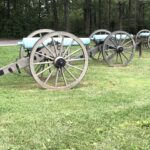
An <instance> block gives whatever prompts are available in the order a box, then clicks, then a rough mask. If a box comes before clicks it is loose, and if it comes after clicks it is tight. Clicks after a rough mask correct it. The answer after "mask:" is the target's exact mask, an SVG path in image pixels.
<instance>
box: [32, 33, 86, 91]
mask: <svg viewBox="0 0 150 150" xmlns="http://www.w3.org/2000/svg"><path fill="white" fill-rule="evenodd" d="M58 38H59V39H60V40H59V42H56V41H57V40H56V39H58ZM67 38H69V39H70V40H71V42H70V44H69V45H67V46H65V45H64V44H62V43H64V41H65V40H66V39H67ZM48 39H51V42H50V43H49V45H45V44H44V42H45V41H46V40H48ZM74 42H76V43H78V46H73V43H74ZM40 45H42V48H41V49H40V50H39V46H40ZM39 56H41V57H42V58H40V59H39V58H38V57H39ZM35 57H37V59H35ZM43 64H44V65H45V66H44V68H43V69H41V68H40V69H39V70H37V67H38V66H41V65H43ZM87 68H88V54H87V51H86V48H85V46H84V45H83V43H82V42H81V40H80V39H78V38H77V37H76V36H74V35H73V34H70V33H67V32H53V33H50V34H47V35H45V36H44V37H43V38H41V39H40V40H39V41H38V42H37V43H36V44H35V46H34V47H33V49H32V52H31V55H30V69H31V73H32V76H33V77H34V79H35V80H36V82H37V83H38V84H39V85H40V86H41V87H43V88H47V89H56V90H57V89H58V90H59V89H68V88H73V87H74V86H76V85H77V84H79V83H80V81H81V80H82V78H83V77H84V75H85V73H86V71H87ZM41 74H42V76H41Z"/></svg>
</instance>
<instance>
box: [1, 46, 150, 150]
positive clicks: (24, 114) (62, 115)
mask: <svg viewBox="0 0 150 150" xmlns="http://www.w3.org/2000/svg"><path fill="white" fill-rule="evenodd" d="M18 52H19V47H0V66H1V67H2V66H3V65H6V64H8V63H11V62H13V61H15V59H16V58H17V57H18ZM22 72H23V71H22ZM8 149H13V150H30V149H32V150H34V149H36V150H46V149H49V150H114V149H119V150H120V149H123V150H138V149H140V150H141V149H142V150H149V149H150V50H149V51H148V50H147V51H144V53H143V58H138V53H137V52H136V56H135V58H134V60H133V62H132V63H131V64H130V65H129V66H128V67H124V68H123V67H119V68H112V67H108V66H107V65H106V64H105V63H103V62H97V61H93V60H90V62H89V70H88V72H87V74H86V76H85V78H84V80H83V81H82V82H81V83H80V85H78V86H77V87H76V88H74V89H71V90H66V91H49V90H43V89H41V88H39V87H38V85H37V84H36V83H35V81H34V79H33V78H32V77H29V76H27V75H26V74H25V73H24V72H23V74H22V75H16V74H10V75H6V76H2V77H0V150H8Z"/></svg>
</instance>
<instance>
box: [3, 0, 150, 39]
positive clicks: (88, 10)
mask: <svg viewBox="0 0 150 150" xmlns="http://www.w3.org/2000/svg"><path fill="white" fill-rule="evenodd" d="M149 14H150V2H149V0H145V1H143V0H136V1H135V0H61V1H59V0H25V1H24V0H13V1H12V0H1V1H0V37H13V38H15V37H17V38H18V37H22V36H27V35H28V34H29V33H30V32H32V31H33V30H36V29H39V28H50V29H54V30H66V31H70V32H72V33H75V34H77V35H89V34H90V33H91V32H92V31H93V30H96V29H98V28H105V29H109V30H111V31H114V30H119V29H122V30H126V31H129V32H132V33H136V32H137V31H138V30H140V29H142V28H149V23H150V19H149V18H150V15H149Z"/></svg>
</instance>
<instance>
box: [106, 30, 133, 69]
mask: <svg viewBox="0 0 150 150" xmlns="http://www.w3.org/2000/svg"><path fill="white" fill-rule="evenodd" d="M134 52H135V42H134V39H133V37H132V35H130V34H129V33H127V32H125V31H116V32H113V33H111V34H110V35H109V36H108V37H107V38H106V40H105V42H104V46H103V57H104V60H105V61H106V63H107V64H108V65H109V66H111V67H116V66H127V65H128V64H129V63H130V62H131V60H132V59H133V57H134Z"/></svg>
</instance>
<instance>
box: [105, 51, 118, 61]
mask: <svg viewBox="0 0 150 150" xmlns="http://www.w3.org/2000/svg"><path fill="white" fill-rule="evenodd" d="M116 54H117V52H114V53H113V54H111V55H110V56H108V57H107V59H108V60H111V59H113V58H114V56H115V55H116Z"/></svg>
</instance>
